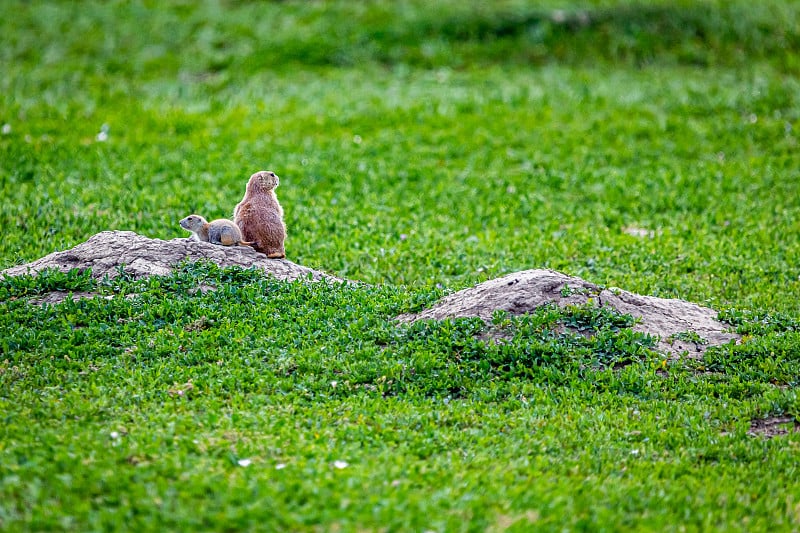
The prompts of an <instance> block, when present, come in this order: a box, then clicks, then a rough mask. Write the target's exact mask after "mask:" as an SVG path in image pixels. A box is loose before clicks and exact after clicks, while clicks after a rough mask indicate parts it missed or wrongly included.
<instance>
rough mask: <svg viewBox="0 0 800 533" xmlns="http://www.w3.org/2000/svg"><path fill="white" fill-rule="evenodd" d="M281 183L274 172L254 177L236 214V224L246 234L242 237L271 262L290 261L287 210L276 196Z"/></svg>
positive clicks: (236, 209) (263, 172) (260, 173)
mask: <svg viewBox="0 0 800 533" xmlns="http://www.w3.org/2000/svg"><path fill="white" fill-rule="evenodd" d="M279 183H280V178H278V176H276V175H275V173H274V172H272V171H269V170H262V171H260V172H256V173H255V174H253V175H252V176H250V179H249V180H248V181H247V188H246V189H245V192H244V197H243V198H242V201H241V202H239V203H238V204H237V205H236V208H235V209H234V210H233V221H234V222H235V223H236V225H237V226H239V229H241V230H242V237H243V238H245V239H247V240H248V241H251V242H252V243H253V244H252V246H253V248H255V249H256V251H259V252H261V253H264V254H267V257H269V258H270V259H280V258H282V257H286V250H285V249H284V247H283V243H284V241H285V240H286V224H284V222H283V208H282V207H281V204H280V203H278V197H277V196H276V195H275V188H276V187H277V186H278V184H279Z"/></svg>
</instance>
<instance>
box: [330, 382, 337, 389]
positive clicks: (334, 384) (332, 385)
mask: <svg viewBox="0 0 800 533" xmlns="http://www.w3.org/2000/svg"><path fill="white" fill-rule="evenodd" d="M338 384H339V382H338V381H331V387H332V388H334V389H335V388H336V385H338Z"/></svg>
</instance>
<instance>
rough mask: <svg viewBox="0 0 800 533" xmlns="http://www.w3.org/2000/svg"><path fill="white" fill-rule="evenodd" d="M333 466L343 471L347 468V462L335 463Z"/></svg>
mask: <svg viewBox="0 0 800 533" xmlns="http://www.w3.org/2000/svg"><path fill="white" fill-rule="evenodd" d="M333 466H334V467H336V468H338V469H339V470H341V469H342V468H347V462H345V461H334V462H333Z"/></svg>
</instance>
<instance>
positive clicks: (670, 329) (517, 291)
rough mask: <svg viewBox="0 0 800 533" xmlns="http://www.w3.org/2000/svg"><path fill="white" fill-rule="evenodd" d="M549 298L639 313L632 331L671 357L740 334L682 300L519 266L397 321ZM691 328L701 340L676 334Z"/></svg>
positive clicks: (693, 353) (518, 306)
mask: <svg viewBox="0 0 800 533" xmlns="http://www.w3.org/2000/svg"><path fill="white" fill-rule="evenodd" d="M549 303H554V304H556V305H558V306H561V307H564V306H568V305H585V304H590V305H595V306H598V307H611V308H613V309H616V310H617V311H619V312H620V313H623V314H628V315H631V316H633V317H634V318H638V319H640V320H639V321H638V322H637V323H636V324H635V325H634V326H633V329H634V330H635V331H640V332H643V333H649V334H651V335H655V336H658V338H659V342H658V346H657V349H658V350H659V351H662V352H664V353H665V354H667V355H669V356H671V357H680V356H681V355H682V354H684V353H688V355H689V356H690V357H701V356H702V354H703V353H704V352H705V350H706V349H707V348H708V347H710V346H719V345H722V344H726V343H728V342H731V341H736V340H738V339H740V338H741V336H740V335H738V334H737V333H735V332H733V331H732V330H731V326H729V325H727V324H724V323H722V322H720V321H719V320H717V312H716V311H714V310H713V309H710V308H707V307H702V306H699V305H697V304H694V303H691V302H686V301H684V300H676V299H666V298H657V297H655V296H641V295H639V294H634V293H631V292H628V291H624V290H621V289H605V288H603V287H600V286H598V285H595V284H593V283H590V282H588V281H586V280H583V279H581V278H578V277H571V276H567V275H566V274H562V273H560V272H556V271H553V270H525V271H522V272H517V273H515V274H509V275H507V276H503V277H501V278H497V279H493V280H489V281H485V282H483V283H481V284H479V285H477V286H475V287H472V288H468V289H464V290H462V291H458V292H456V293H453V294H450V295H448V296H446V297H444V298H442V299H441V300H439V302H437V303H436V304H435V305H434V306H433V307H431V308H430V309H426V310H424V311H422V312H420V313H415V314H407V315H401V316H399V317H397V319H398V320H399V321H401V322H413V321H417V320H423V319H435V320H443V319H445V318H448V317H473V316H477V317H480V318H482V319H483V320H484V321H486V322H489V321H490V320H491V318H492V314H493V313H494V311H496V310H502V311H506V312H508V313H509V314H512V315H521V314H524V313H531V312H533V311H535V310H536V309H537V308H539V307H541V306H543V305H546V304H549ZM691 333H696V334H697V335H698V336H699V337H700V338H701V339H703V341H702V342H693V341H691V340H681V339H679V338H675V335H680V337H683V338H684V339H685V338H686V337H688V335H687V334H691Z"/></svg>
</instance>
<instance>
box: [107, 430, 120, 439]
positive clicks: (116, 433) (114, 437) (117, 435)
mask: <svg viewBox="0 0 800 533" xmlns="http://www.w3.org/2000/svg"><path fill="white" fill-rule="evenodd" d="M109 436H110V437H111V438H112V439H118V438H119V433H118V432H117V431H112V432H111V433H110V434H109Z"/></svg>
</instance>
